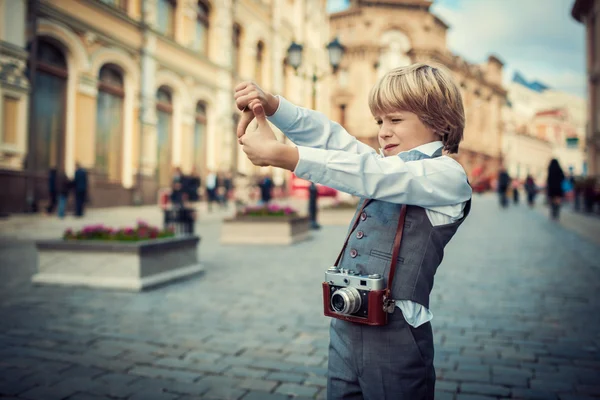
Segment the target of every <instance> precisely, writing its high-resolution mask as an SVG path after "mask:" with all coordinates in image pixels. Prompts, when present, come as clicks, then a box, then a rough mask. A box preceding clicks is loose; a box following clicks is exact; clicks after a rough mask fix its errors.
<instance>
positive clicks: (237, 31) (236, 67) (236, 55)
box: [231, 24, 242, 75]
mask: <svg viewBox="0 0 600 400" xmlns="http://www.w3.org/2000/svg"><path fill="white" fill-rule="evenodd" d="M241 41H242V28H241V27H240V26H239V25H238V24H233V32H232V44H233V49H232V52H231V68H232V69H233V73H234V74H235V75H239V73H240V46H241Z"/></svg>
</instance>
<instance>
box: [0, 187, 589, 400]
mask: <svg viewBox="0 0 600 400" xmlns="http://www.w3.org/2000/svg"><path fill="white" fill-rule="evenodd" d="M132 212H135V209H132ZM345 229H346V228H345V227H343V226H326V227H324V228H323V229H322V230H320V231H318V232H316V233H315V234H314V237H313V239H312V240H310V241H307V242H303V243H299V244H296V245H293V246H271V247H264V246H233V245H232V246H221V245H220V244H219V243H218V237H219V230H220V222H219V220H218V219H214V220H204V221H201V223H200V224H198V226H197V230H198V231H199V233H200V234H201V235H202V242H201V246H200V259H201V260H202V262H203V263H204V264H205V267H206V272H205V273H204V274H203V275H201V276H198V277H195V278H193V279H190V280H186V281H182V282H178V283H175V284H171V285H168V286H164V287H161V288H158V289H155V290H152V291H148V292H143V293H126V292H118V291H100V290H90V289H84V288H67V287H52V286H32V285H31V284H30V283H29V278H30V276H31V275H32V273H33V271H34V269H35V262H36V255H35V251H34V247H33V244H32V242H30V241H26V240H11V239H8V238H4V239H2V240H1V241H0V397H3V398H13V399H31V400H36V399H43V400H52V399H77V400H83V399H86V400H89V399H109V398H110V399H129V400H135V399H143V400H152V399H179V400H186V399H189V400H191V399H245V400H252V399H256V400H269V399H273V400H275V399H288V398H291V397H294V398H296V399H308V398H312V399H323V398H325V397H326V389H325V385H326V372H327V346H328V322H329V321H328V319H327V318H325V317H323V316H322V310H321V301H322V300H321V286H320V284H321V280H322V279H323V273H324V271H325V269H326V268H327V267H328V266H329V264H330V263H331V262H333V260H334V259H335V256H336V252H337V250H338V246H339V245H340V244H341V243H342V242H343V235H344V233H345ZM599 264H600V247H598V246H597V245H595V244H593V243H592V242H588V241H586V240H584V239H582V238H581V237H580V236H577V235H576V234H574V233H572V232H570V231H567V230H565V229H564V228H563V227H561V226H560V225H557V224H556V223H553V222H551V221H549V220H548V219H547V218H546V217H545V215H543V214H541V213H539V212H535V211H532V210H529V209H527V208H525V207H524V206H522V207H511V208H509V209H507V210H499V209H498V207H497V204H496V201H495V199H494V198H493V197H477V198H475V200H474V203H473V211H472V215H471V216H470V218H469V219H468V220H467V222H466V223H465V224H464V225H463V226H462V227H461V229H460V230H459V232H458V234H457V236H456V238H455V239H454V240H453V241H452V243H451V244H450V245H449V246H448V248H447V249H446V254H445V259H444V263H443V264H442V265H441V267H440V269H439V271H438V274H437V276H436V282H435V288H434V293H433V297H432V302H431V308H432V312H433V314H434V320H433V327H434V337H435V344H436V356H435V357H436V370H437V378H438V379H437V384H436V398H437V399H442V400H445V399H452V400H476V399H477V400H483V399H498V398H513V399H514V398H519V399H554V400H559V399H560V400H576V399H577V400H583V399H598V398H600V351H599V349H600V333H599V332H600V318H599V317H598V315H599V311H600V307H599V306H600V290H599V289H600V284H599V282H600V265H599Z"/></svg>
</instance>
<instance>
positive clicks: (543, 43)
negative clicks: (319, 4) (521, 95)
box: [328, 0, 586, 97]
mask: <svg viewBox="0 0 600 400" xmlns="http://www.w3.org/2000/svg"><path fill="white" fill-rule="evenodd" d="M574 1H575V0H434V3H433V6H432V7H431V11H432V12H433V13H434V14H435V15H437V16H438V17H440V18H441V19H442V20H443V21H444V22H446V23H447V24H448V25H450V29H449V30H448V35H447V40H448V48H449V49H450V50H451V51H452V52H453V53H455V54H458V55H460V56H462V57H463V58H464V59H465V60H467V61H469V62H471V63H482V62H485V61H486V60H487V57H488V55H490V54H494V55H496V56H497V57H498V58H500V60H502V61H503V62H504V81H505V82H508V81H510V79H511V78H512V76H513V74H514V72H515V71H519V72H520V73H521V74H522V75H523V76H524V77H525V79H527V80H529V81H533V80H537V81H540V82H542V83H544V84H545V85H548V86H550V87H551V88H552V89H556V90H560V91H565V92H568V93H571V94H575V95H577V96H580V97H585V87H586V74H585V29H584V25H583V24H581V23H579V22H577V21H576V20H575V19H573V18H572V17H571V8H572V7H573V3H574ZM347 7H348V0H329V3H328V10H329V11H330V12H334V11H341V10H343V9H345V8H347Z"/></svg>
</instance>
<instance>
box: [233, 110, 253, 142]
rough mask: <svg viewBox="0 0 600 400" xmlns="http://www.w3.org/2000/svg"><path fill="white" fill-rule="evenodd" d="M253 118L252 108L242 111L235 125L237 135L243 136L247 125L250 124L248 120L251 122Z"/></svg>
mask: <svg viewBox="0 0 600 400" xmlns="http://www.w3.org/2000/svg"><path fill="white" fill-rule="evenodd" d="M253 119H254V113H253V112H252V110H246V111H244V112H243V113H242V117H241V118H240V122H238V126H237V130H236V133H237V137H238V138H241V137H242V136H244V134H245V133H246V129H247V128H248V125H250V122H252V120H253Z"/></svg>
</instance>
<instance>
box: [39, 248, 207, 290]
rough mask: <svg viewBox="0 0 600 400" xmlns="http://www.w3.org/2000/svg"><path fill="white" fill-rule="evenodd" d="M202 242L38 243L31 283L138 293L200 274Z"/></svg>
mask: <svg viewBox="0 0 600 400" xmlns="http://www.w3.org/2000/svg"><path fill="white" fill-rule="evenodd" d="M199 241H200V238H199V237H198V236H187V237H174V238H165V239H155V240H145V241H140V242H131V243H129V242H111V241H86V240H45V241H39V242H37V243H36V247H37V254H38V272H37V274H35V275H34V276H33V277H32V281H33V282H34V283H47V284H60V285H75V286H90V287H98V288H109V289H125V290H134V291H139V290H143V289H146V288H149V287H152V286H155V285H160V284H164V283H167V282H170V281H173V280H179V279H182V278H185V277H188V276H190V275H192V274H196V273H198V272H201V271H202V270H203V268H202V266H201V265H200V264H199V263H198V252H197V247H198V243H199Z"/></svg>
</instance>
